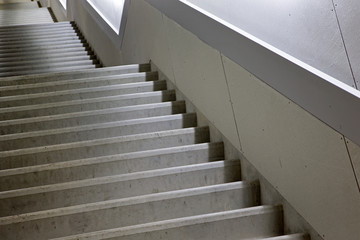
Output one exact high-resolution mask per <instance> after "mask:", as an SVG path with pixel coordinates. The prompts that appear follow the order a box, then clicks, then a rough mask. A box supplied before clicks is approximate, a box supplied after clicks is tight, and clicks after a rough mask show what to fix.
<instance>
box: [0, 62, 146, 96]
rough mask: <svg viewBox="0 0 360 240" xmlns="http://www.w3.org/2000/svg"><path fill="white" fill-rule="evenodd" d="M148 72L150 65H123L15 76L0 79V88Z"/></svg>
mask: <svg viewBox="0 0 360 240" xmlns="http://www.w3.org/2000/svg"><path fill="white" fill-rule="evenodd" d="M150 70H151V69H150V64H132V65H123V66H116V67H106V68H99V69H93V70H78V71H68V72H61V73H56V74H54V73H50V74H49V73H48V74H41V75H34V76H16V77H9V78H2V79H0V86H10V85H22V84H35V83H43V82H55V81H61V80H71V79H79V78H93V77H99V76H111V75H114V74H116V75H119V74H126V73H138V72H149V71H150ZM1 91H2V90H1Z"/></svg>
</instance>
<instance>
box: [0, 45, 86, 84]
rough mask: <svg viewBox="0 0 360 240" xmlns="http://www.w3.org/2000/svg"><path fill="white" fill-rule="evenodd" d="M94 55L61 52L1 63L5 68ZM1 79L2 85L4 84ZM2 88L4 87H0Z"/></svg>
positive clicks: (17, 58)
mask: <svg viewBox="0 0 360 240" xmlns="http://www.w3.org/2000/svg"><path fill="white" fill-rule="evenodd" d="M90 55H92V53H91V52H90V51H88V52H86V51H75V52H64V53H62V52H59V53H53V54H47V55H36V54H34V55H27V56H14V57H7V58H0V63H1V64H3V65H4V66H6V65H8V64H9V65H11V64H17V63H19V64H21V63H22V62H27V61H30V62H36V61H45V62H46V61H49V62H59V61H62V59H64V61H66V58H73V57H75V58H76V57H83V56H86V57H91V56H90ZM1 80H3V79H0V84H2V82H1ZM0 86H2V85H0Z"/></svg>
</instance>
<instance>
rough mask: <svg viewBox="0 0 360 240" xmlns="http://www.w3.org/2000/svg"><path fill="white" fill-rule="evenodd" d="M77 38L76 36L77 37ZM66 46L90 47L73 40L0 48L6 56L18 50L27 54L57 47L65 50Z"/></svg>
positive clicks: (70, 47)
mask: <svg viewBox="0 0 360 240" xmlns="http://www.w3.org/2000/svg"><path fill="white" fill-rule="evenodd" d="M75 39H76V38H75ZM66 48H69V49H72V48H84V49H85V50H86V49H87V48H88V47H87V44H84V43H81V42H78V41H77V42H75V43H73V42H72V41H71V42H69V43H66V42H64V43H62V42H61V44H55V45H48V46H46V45H44V46H35V47H29V48H19V49H18V48H9V49H2V50H0V56H1V57H2V56H6V54H12V53H17V52H21V53H22V54H24V55H26V54H31V53H32V52H38V53H39V52H43V51H47V50H55V49H63V50H65V49H66Z"/></svg>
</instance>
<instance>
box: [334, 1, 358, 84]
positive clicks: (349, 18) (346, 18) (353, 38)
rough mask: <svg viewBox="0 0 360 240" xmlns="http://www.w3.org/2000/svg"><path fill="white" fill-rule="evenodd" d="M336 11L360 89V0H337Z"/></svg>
mask: <svg viewBox="0 0 360 240" xmlns="http://www.w3.org/2000/svg"><path fill="white" fill-rule="evenodd" d="M334 3H335V5H336V8H335V9H336V13H337V16H338V19H339V24H340V27H341V31H342V34H343V37H344V42H345V47H346V49H347V53H348V56H349V59H350V63H351V67H352V70H353V72H354V76H355V80H356V83H357V86H358V89H360V44H359V39H360V28H359V22H360V14H359V13H360V1H358V0H346V1H344V0H335V1H334Z"/></svg>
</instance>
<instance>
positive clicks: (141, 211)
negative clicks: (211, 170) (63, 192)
mask: <svg viewBox="0 0 360 240" xmlns="http://www.w3.org/2000/svg"><path fill="white" fill-rule="evenodd" d="M258 191H259V189H258V186H257V185H251V184H248V183H243V182H235V183H228V184H219V185H213V186H206V187H199V188H192V189H185V190H177V191H171V192H164V193H157V194H149V195H144V196H138V197H130V198H123V199H116V200H110V201H104V202H96V203H91V204H83V205H78V206H74V207H66V208H59V209H53V210H47V211H41V212H34V213H29V214H23V215H18V216H14V217H5V218H0V226H1V228H0V236H1V237H2V238H4V239H45V238H46V239H48V238H53V237H60V236H68V235H73V234H81V233H84V232H89V231H97V230H103V229H110V228H116V227H124V226H129V225H134V224H141V223H149V222H152V221H161V220H166V219H170V218H180V217H188V216H192V215H199V214H207V213H214V212H220V211H226V210H227V211H228V210H235V209H240V208H247V207H253V206H254V205H256V204H257V203H258V199H259V197H258V196H257V195H258ZM184 206H186V207H184ZM129 216H130V217H129ZM80 219H81V221H79V220H80ZM69 224H71V225H72V227H69ZM35 225H36V226H37V228H34V226H35ZM49 229H51V231H49Z"/></svg>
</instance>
